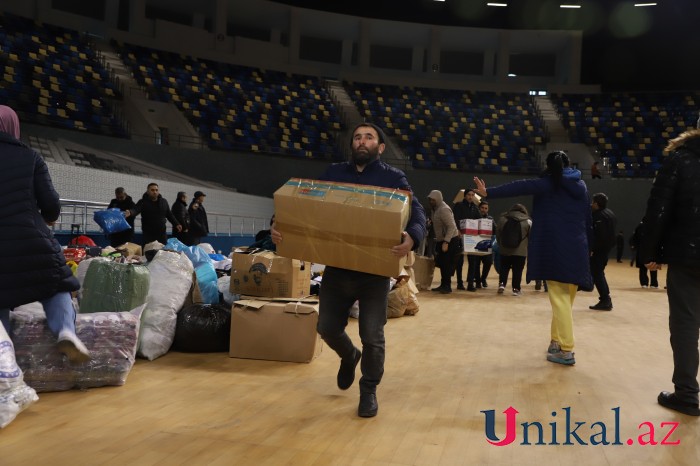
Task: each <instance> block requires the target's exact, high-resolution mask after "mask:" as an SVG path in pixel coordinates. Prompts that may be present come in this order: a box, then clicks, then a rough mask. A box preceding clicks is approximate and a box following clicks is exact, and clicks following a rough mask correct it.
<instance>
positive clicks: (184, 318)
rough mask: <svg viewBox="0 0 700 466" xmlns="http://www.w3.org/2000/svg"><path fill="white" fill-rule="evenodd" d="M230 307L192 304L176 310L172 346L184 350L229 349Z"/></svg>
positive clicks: (218, 350) (219, 350)
mask: <svg viewBox="0 0 700 466" xmlns="http://www.w3.org/2000/svg"><path fill="white" fill-rule="evenodd" d="M230 336H231V310H230V309H228V308H227V307H225V306H221V305H219V304H192V305H190V306H187V307H184V308H182V309H181V310H180V312H178V313H177V325H176V327H175V340H174V341H173V347H172V349H173V350H175V351H182V352H185V353H217V352H222V351H228V350H229V338H230Z"/></svg>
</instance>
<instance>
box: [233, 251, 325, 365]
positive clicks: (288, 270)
mask: <svg viewBox="0 0 700 466" xmlns="http://www.w3.org/2000/svg"><path fill="white" fill-rule="evenodd" d="M232 256H233V257H232V259H233V263H232V268H231V285H230V290H231V293H233V294H241V295H246V299H242V300H239V301H236V302H234V303H233V308H232V309H231V340H230V341H231V343H230V347H229V356H231V357H232V358H246V359H265V360H272V361H291V362H309V361H311V360H313V359H314V358H315V357H316V356H318V354H319V353H320V351H321V339H320V337H319V335H318V334H317V333H316V324H317V323H318V302H317V300H308V299H303V297H305V296H307V295H308V294H309V288H310V279H311V264H310V263H308V262H303V261H299V260H296V259H289V258H287V257H282V256H279V255H277V254H275V253H274V252H272V251H260V250H253V251H248V250H238V249H234V251H233V255H232Z"/></svg>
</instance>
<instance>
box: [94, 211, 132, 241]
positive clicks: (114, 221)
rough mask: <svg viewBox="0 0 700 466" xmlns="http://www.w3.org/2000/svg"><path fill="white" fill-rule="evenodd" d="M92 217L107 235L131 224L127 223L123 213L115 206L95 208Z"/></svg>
mask: <svg viewBox="0 0 700 466" xmlns="http://www.w3.org/2000/svg"><path fill="white" fill-rule="evenodd" d="M92 218H93V219H94V220H95V223H97V224H98V225H99V226H100V228H102V230H103V231H104V232H105V233H106V234H108V235H111V234H112V233H119V232H120V231H125V230H129V229H131V225H129V224H128V223H127V221H126V218H124V214H123V213H122V211H121V210H119V209H117V208H112V209H105V210H96V211H95V213H94V214H93V215H92Z"/></svg>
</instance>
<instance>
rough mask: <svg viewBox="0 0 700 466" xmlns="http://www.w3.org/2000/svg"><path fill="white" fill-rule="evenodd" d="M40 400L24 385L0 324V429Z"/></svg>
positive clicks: (9, 341)
mask: <svg viewBox="0 0 700 466" xmlns="http://www.w3.org/2000/svg"><path fill="white" fill-rule="evenodd" d="M38 399H39V397H38V396H37V395H36V391H34V389H33V388H31V387H29V386H28V385H27V384H26V383H24V379H23V377H22V370H21V369H20V368H19V366H18V365H17V360H16V359H15V349H14V346H13V345H12V341H11V340H10V337H9V336H8V335H7V332H6V331H5V327H4V326H3V325H2V324H0V428H3V427H5V426H7V425H8V424H9V423H10V422H12V421H14V419H15V418H16V417H17V415H18V414H19V413H21V412H22V411H23V410H25V409H26V408H27V407H28V406H29V405H31V404H32V403H34V402H35V401H37V400H38Z"/></svg>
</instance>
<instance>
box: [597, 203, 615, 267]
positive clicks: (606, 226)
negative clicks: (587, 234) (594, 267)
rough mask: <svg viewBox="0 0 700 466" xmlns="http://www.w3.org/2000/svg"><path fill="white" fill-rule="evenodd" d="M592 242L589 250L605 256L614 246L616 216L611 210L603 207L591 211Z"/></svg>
mask: <svg viewBox="0 0 700 466" xmlns="http://www.w3.org/2000/svg"><path fill="white" fill-rule="evenodd" d="M592 218H593V244H591V251H593V252H595V253H596V254H601V255H603V256H607V255H608V254H609V253H610V250H611V249H612V248H613V246H615V228H616V226H617V217H615V214H614V213H613V211H612V210H610V209H608V208H605V209H600V210H596V211H593V214H592Z"/></svg>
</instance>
